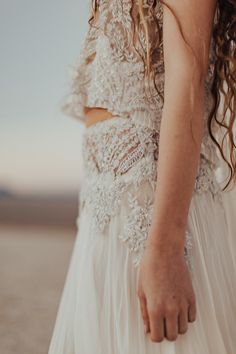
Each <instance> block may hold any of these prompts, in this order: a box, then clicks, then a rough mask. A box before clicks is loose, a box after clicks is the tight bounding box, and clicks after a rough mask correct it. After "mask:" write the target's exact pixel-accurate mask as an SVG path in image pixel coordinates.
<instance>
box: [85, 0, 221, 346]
mask: <svg viewBox="0 0 236 354" xmlns="http://www.w3.org/2000/svg"><path fill="white" fill-rule="evenodd" d="M165 2H166V4H167V5H169V6H170V7H171V9H173V10H174V12H175V15H176V16H177V18H178V19H179V22H180V25H181V28H182V33H183V35H184V38H185V39H186V41H187V43H189V45H190V46H191V48H192V50H191V49H190V48H189V46H188V45H187V44H186V42H185V41H184V39H183V36H182V34H181V32H180V29H179V26H178V24H177V22H176V20H175V18H174V16H173V14H172V13H171V12H170V10H169V9H168V8H167V7H165V6H163V49H164V62H165V91H164V102H165V103H164V107H163V115H162V123H161V132H160V145H159V159H158V187H157V189H156V192H155V203H154V211H153V217H152V224H151V227H150V230H149V235H148V239H147V243H146V249H145V252H144V255H143V258H142V261H141V264H140V272H139V279H138V289H137V296H138V299H139V303H140V310H141V314H142V318H143V323H144V329H145V332H146V334H147V336H148V337H149V338H150V340H151V341H153V342H161V341H163V340H164V339H165V338H166V339H167V340H170V341H174V340H176V339H177V337H178V335H179V334H184V333H186V332H187V330H188V322H194V321H195V320H196V316H197V304H196V298H195V294H194V289H193V286H192V282H191V277H190V274H189V271H188V269H187V266H186V263H185V260H184V256H183V251H184V242H185V230H186V226H187V219H188V211H189V206H190V202H191V197H192V193H193V189H194V183H195V177H196V174H197V166H198V161H199V156H200V146H201V138H202V134H203V114H204V107H203V99H204V80H205V77H206V73H207V65H208V56H209V43H210V36H211V31H212V25H213V16H214V12H215V6H216V0H198V1H196V0H183V1H176V0H168V1H165ZM104 112H106V114H107V116H106V117H105V116H104ZM87 114H88V120H87V122H86V126H87V127H88V126H89V125H91V124H94V123H95V122H96V121H98V120H101V119H102V118H101V117H102V116H103V117H105V118H104V119H110V118H112V114H111V113H110V112H107V111H106V110H103V109H99V108H93V109H92V110H90V109H88V110H87ZM191 124H192V130H191ZM166 147H168V148H166ZM183 157H184V158H183Z"/></svg>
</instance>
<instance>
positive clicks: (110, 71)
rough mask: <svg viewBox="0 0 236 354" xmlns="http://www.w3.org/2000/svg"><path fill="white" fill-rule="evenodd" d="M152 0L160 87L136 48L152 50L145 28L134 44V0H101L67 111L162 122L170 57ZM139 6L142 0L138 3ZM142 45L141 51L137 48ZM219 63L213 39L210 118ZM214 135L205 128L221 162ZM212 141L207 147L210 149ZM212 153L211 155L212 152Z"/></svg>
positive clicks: (145, 7)
mask: <svg viewBox="0 0 236 354" xmlns="http://www.w3.org/2000/svg"><path fill="white" fill-rule="evenodd" d="M152 3H153V2H152V1H149V0H145V1H143V12H144V16H145V17H146V19H147V21H148V23H149V26H150V28H151V30H150V31H149V32H150V38H149V40H150V43H149V45H150V47H151V48H153V50H152V53H151V61H152V64H153V65H152V70H153V76H154V77H155V78H156V79H155V86H156V87H157V89H158V91H159V93H158V92H157V91H156V89H155V86H154V83H153V82H152V81H153V80H151V82H150V86H149V87H147V81H146V80H145V75H144V64H143V60H142V58H141V57H140V55H139V54H138V53H137V51H136V49H138V50H141V51H142V50H143V48H146V44H147V43H146V36H145V29H144V28H143V26H142V25H141V26H140V29H139V33H138V39H137V40H136V41H135V46H134V45H133V39H132V18H131V14H130V10H131V5H132V1H131V0H119V1H114V0H100V1H99V4H98V5H99V6H98V16H97V17H96V19H95V22H94V23H93V25H92V26H89V28H88V31H87V34H86V36H85V38H84V42H83V45H82V49H81V51H80V55H79V58H78V62H77V63H76V64H75V65H74V67H73V76H72V78H71V88H70V92H69V94H68V96H67V97H65V100H64V102H63V104H62V109H63V111H64V112H65V113H66V114H69V115H71V116H73V117H75V118H77V119H79V120H81V121H83V122H84V121H85V119H86V116H85V108H86V107H101V108H106V109H108V111H110V112H112V113H113V115H122V116H126V117H128V116H134V115H135V113H136V112H137V111H138V112H141V113H142V116H145V117H146V120H145V122H144V124H145V125H146V126H147V127H149V128H155V129H158V127H159V126H160V121H161V116H162V114H161V113H162V109H163V100H162V98H161V96H163V95H164V71H165V70H164V55H163V41H162V34H163V5H162V4H161V3H160V2H159V1H157V4H156V8H155V12H154V16H155V18H154V17H153V16H152V15H151V12H150V9H151V6H152ZM135 6H138V2H135ZM154 19H157V20H158V24H159V29H160V39H161V41H160V46H159V47H158V46H157V44H155V43H157V40H156V38H157V35H158V34H157V28H156V26H155V25H154V23H155V21H154ZM135 48H136V49H135ZM214 62H215V53H214V43H213V37H212V39H211V42H210V54H209V66H208V73H207V76H206V80H205V107H206V110H205V111H206V115H205V122H206V120H207V116H208V113H209V111H210V108H211V104H212V102H211V92H210V88H211V84H212V78H213V69H214ZM211 143H212V142H211V139H210V137H209V133H208V130H207V124H206V126H205V138H204V140H203V145H204V146H203V153H204V154H205V156H206V157H207V158H208V159H209V160H211V161H212V162H213V161H215V160H214V159H215V156H213V154H212V153H211V151H210V150H209V149H208V148H207V146H208V145H211ZM205 145H206V148H205ZM208 153H209V154H208ZM215 162H216V163H217V161H215Z"/></svg>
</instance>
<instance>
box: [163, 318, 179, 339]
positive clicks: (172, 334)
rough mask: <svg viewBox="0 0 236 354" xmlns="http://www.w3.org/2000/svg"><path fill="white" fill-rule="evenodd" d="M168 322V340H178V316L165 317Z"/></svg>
mask: <svg viewBox="0 0 236 354" xmlns="http://www.w3.org/2000/svg"><path fill="white" fill-rule="evenodd" d="M165 322H166V338H167V339H168V340H170V341H173V340H176V338H177V336H178V314H177V313H172V314H171V315H170V314H167V315H166V317H165Z"/></svg>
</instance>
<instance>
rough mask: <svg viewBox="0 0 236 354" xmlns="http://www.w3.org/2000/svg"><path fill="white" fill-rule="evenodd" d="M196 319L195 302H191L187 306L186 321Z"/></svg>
mask: <svg viewBox="0 0 236 354" xmlns="http://www.w3.org/2000/svg"><path fill="white" fill-rule="evenodd" d="M195 320H196V303H195V302H192V303H191V304H190V305H189V308H188V321H189V322H194V321H195Z"/></svg>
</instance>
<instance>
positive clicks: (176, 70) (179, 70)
mask: <svg viewBox="0 0 236 354" xmlns="http://www.w3.org/2000/svg"><path fill="white" fill-rule="evenodd" d="M173 59H174V60H171V61H170V62H168V63H166V65H165V77H166V79H167V80H168V79H169V80H170V81H171V82H172V83H173V81H177V82H180V81H181V82H182V83H183V82H186V83H188V84H189V85H190V84H191V85H194V86H196V87H202V86H203V85H204V82H205V79H206V75H207V68H206V65H204V64H202V63H201V62H200V61H199V60H198V59H197V58H196V57H195V56H193V55H188V56H187V55H185V56H184V57H182V58H173Z"/></svg>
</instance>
